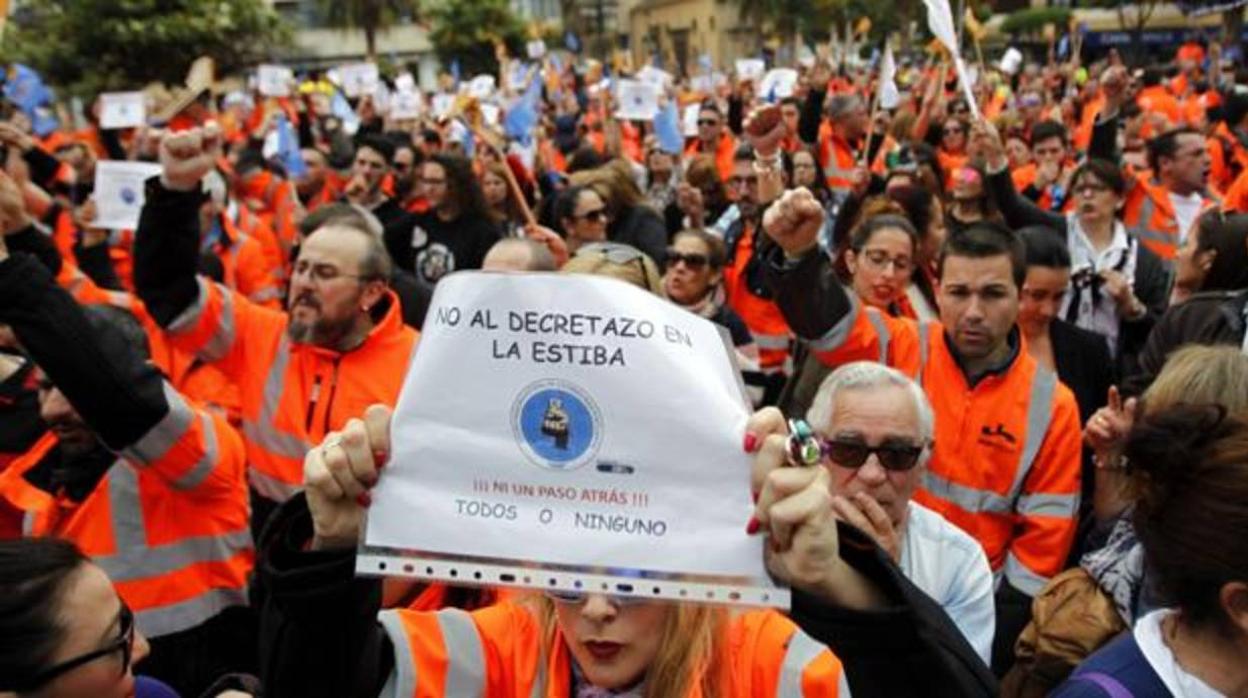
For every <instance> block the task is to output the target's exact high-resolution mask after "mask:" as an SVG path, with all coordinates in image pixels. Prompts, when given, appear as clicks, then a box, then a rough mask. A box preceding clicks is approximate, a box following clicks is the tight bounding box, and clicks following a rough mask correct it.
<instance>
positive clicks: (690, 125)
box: [680, 104, 702, 138]
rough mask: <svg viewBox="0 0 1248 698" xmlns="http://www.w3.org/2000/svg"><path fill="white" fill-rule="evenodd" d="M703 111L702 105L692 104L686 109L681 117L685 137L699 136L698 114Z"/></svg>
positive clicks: (681, 127)
mask: <svg viewBox="0 0 1248 698" xmlns="http://www.w3.org/2000/svg"><path fill="white" fill-rule="evenodd" d="M701 111H702V105H700V104H690V105H689V106H687V107H685V111H684V112H683V113H681V115H680V130H681V132H682V133H683V134H684V135H685V137H686V138H687V137H689V136H696V135H698V114H699V113H701Z"/></svg>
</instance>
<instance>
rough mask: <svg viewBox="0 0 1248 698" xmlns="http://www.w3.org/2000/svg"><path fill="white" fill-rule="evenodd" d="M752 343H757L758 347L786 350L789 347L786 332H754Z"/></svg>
mask: <svg viewBox="0 0 1248 698" xmlns="http://www.w3.org/2000/svg"><path fill="white" fill-rule="evenodd" d="M754 343H755V344H757V345H758V348H759V349H769V350H773V351H787V350H788V348H789V336H788V335H787V334H755V335H754Z"/></svg>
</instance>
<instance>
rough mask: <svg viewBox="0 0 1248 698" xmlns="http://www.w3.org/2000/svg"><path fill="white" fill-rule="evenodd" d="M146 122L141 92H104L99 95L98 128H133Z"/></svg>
mask: <svg viewBox="0 0 1248 698" xmlns="http://www.w3.org/2000/svg"><path fill="white" fill-rule="evenodd" d="M146 122H147V101H146V98H145V96H144V95H143V93H142V92H105V93H103V94H101V95H100V128H134V127H137V126H142V125H143V124H144V123H146Z"/></svg>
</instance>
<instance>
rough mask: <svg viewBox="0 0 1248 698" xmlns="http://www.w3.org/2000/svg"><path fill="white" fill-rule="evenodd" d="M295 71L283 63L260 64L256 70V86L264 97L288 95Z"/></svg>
mask: <svg viewBox="0 0 1248 698" xmlns="http://www.w3.org/2000/svg"><path fill="white" fill-rule="evenodd" d="M294 82H295V73H294V71H293V70H291V69H290V68H287V67H286V66H284V65H262V66H260V67H259V68H258V69H257V70H256V87H257V89H259V90H260V94H262V95H264V96H265V97H289V96H290V86H291V85H293V84H294Z"/></svg>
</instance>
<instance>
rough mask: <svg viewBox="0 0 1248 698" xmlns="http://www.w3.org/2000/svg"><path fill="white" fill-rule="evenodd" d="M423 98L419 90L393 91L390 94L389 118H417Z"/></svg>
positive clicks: (422, 104) (422, 105)
mask: <svg viewBox="0 0 1248 698" xmlns="http://www.w3.org/2000/svg"><path fill="white" fill-rule="evenodd" d="M423 107H424V100H423V99H421V96H420V93H419V92H395V93H394V94H392V95H390V118H391V119H394V120H396V121H398V120H405V119H419V118H420V112H421V109H422V108H423Z"/></svg>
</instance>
